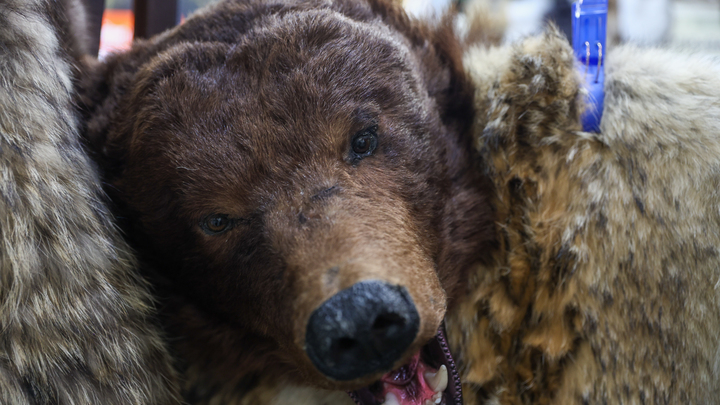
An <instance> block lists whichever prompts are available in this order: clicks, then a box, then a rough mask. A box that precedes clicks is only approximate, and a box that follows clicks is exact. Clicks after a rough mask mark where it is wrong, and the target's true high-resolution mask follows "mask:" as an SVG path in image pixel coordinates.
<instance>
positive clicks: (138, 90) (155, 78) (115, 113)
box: [78, 41, 229, 177]
mask: <svg viewBox="0 0 720 405" xmlns="http://www.w3.org/2000/svg"><path fill="white" fill-rule="evenodd" d="M228 49H229V45H227V44H224V43H198V42H196V43H182V44H178V45H175V46H173V47H170V48H169V49H167V50H165V51H162V52H159V53H158V51H157V47H156V46H153V45H152V44H150V43H149V42H144V41H139V42H137V43H136V44H135V45H134V46H133V49H132V50H131V51H128V52H126V53H121V54H116V55H113V56H111V57H110V58H109V59H108V60H107V61H106V62H97V61H89V62H86V63H85V66H84V69H83V71H84V74H83V75H82V79H81V84H80V91H79V96H78V97H79V99H78V105H79V106H80V108H81V111H82V113H83V122H84V123H85V127H84V131H83V135H84V141H85V143H86V145H87V147H88V149H89V151H90V153H91V154H92V155H93V158H94V160H95V161H96V162H98V163H99V166H100V167H101V168H102V169H103V171H104V172H105V173H104V174H105V175H106V177H113V176H114V174H116V173H117V172H118V171H119V170H121V169H122V167H123V166H124V160H125V154H126V153H127V152H128V151H129V150H130V149H131V144H132V139H133V136H135V135H136V134H139V133H143V132H144V131H143V126H144V125H147V123H148V122H150V121H151V120H152V118H153V114H154V113H155V111H154V110H153V108H150V107H148V106H150V105H154V104H155V103H152V102H151V101H152V100H151V99H152V98H153V96H154V91H155V88H156V86H157V84H158V83H160V82H162V81H163V78H167V77H171V76H173V75H175V74H176V73H178V72H180V71H182V70H192V71H195V72H203V71H205V70H207V69H208V68H210V67H212V66H216V65H218V64H223V63H224V62H225V57H226V55H227V51H228Z"/></svg>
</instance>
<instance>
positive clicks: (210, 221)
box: [200, 214, 233, 235]
mask: <svg viewBox="0 0 720 405" xmlns="http://www.w3.org/2000/svg"><path fill="white" fill-rule="evenodd" d="M232 224H233V221H232V219H230V218H228V216H227V214H212V215H209V216H207V217H206V218H205V219H204V220H203V221H202V222H201V223H200V226H201V227H202V229H203V231H205V233H207V234H208V235H217V234H219V233H221V232H225V231H227V230H228V229H230V228H231V227H232Z"/></svg>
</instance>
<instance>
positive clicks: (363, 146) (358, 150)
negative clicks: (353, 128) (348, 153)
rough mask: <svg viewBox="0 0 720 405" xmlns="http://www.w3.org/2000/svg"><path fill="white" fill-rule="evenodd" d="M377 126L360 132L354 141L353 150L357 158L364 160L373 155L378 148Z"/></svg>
mask: <svg viewBox="0 0 720 405" xmlns="http://www.w3.org/2000/svg"><path fill="white" fill-rule="evenodd" d="M376 132H377V126H374V127H371V128H367V129H363V130H362V131H360V132H358V133H357V134H356V135H355V136H354V137H353V140H352V150H353V152H354V153H355V155H356V158H364V157H366V156H370V155H372V153H373V152H374V151H375V148H376V147H377V144H378V141H377V133H376Z"/></svg>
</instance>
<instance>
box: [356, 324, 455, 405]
mask: <svg viewBox="0 0 720 405" xmlns="http://www.w3.org/2000/svg"><path fill="white" fill-rule="evenodd" d="M348 393H349V394H350V398H352V399H353V401H355V403H356V404H358V405H380V404H382V405H462V387H461V384H460V375H459V374H458V372H457V368H456V367H455V361H454V360H453V357H452V354H451V353H450V348H449V347H448V344H447V338H446V337H445V330H444V328H443V326H442V325H441V326H440V329H439V330H438V333H437V335H435V337H434V338H433V339H432V340H430V342H428V344H426V345H425V346H423V348H422V349H421V350H420V352H418V353H416V354H415V355H414V356H413V357H412V358H411V359H410V362H409V363H407V364H405V365H404V366H402V367H400V368H398V369H397V370H393V371H391V372H389V373H387V374H385V375H384V376H382V378H381V379H380V380H378V381H376V382H375V383H373V384H371V385H369V386H367V387H365V388H361V389H359V390H355V391H350V392H348Z"/></svg>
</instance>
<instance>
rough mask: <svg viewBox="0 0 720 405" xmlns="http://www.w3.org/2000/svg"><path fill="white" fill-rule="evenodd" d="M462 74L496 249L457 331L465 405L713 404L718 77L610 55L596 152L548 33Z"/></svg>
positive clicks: (665, 62)
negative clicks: (470, 85)
mask: <svg viewBox="0 0 720 405" xmlns="http://www.w3.org/2000/svg"><path fill="white" fill-rule="evenodd" d="M465 64H466V68H467V69H468V70H469V71H470V72H471V74H472V75H473V79H474V82H475V84H476V85H477V93H476V102H477V109H478V115H477V118H476V122H475V135H476V139H475V147H476V148H477V150H478V152H479V155H480V158H481V159H482V165H483V167H484V168H485V170H486V171H487V173H488V175H489V176H490V177H491V178H492V180H493V182H494V183H495V187H496V192H497V194H496V196H495V203H494V205H495V211H496V215H497V217H496V218H497V235H498V242H499V244H500V248H499V250H498V251H497V252H496V253H495V263H494V264H493V265H492V266H489V267H482V268H477V269H476V271H475V272H474V274H472V276H471V279H470V281H469V289H468V294H467V296H466V298H465V299H464V300H463V302H462V303H461V304H460V306H459V307H458V308H457V309H456V310H454V311H452V312H451V313H450V314H449V318H448V325H449V331H448V333H449V336H450V338H451V339H452V346H453V347H454V351H455V352H456V353H457V358H458V359H459V360H460V362H461V364H462V370H463V377H464V382H465V386H464V388H465V401H466V404H469V405H474V404H717V403H720V256H719V253H720V252H719V250H720V193H719V192H718V188H719V187H720V61H718V60H717V59H712V58H710V57H704V56H700V55H692V54H689V53H677V52H671V51H663V50H658V49H638V48H633V47H630V46H624V47H619V48H617V49H615V50H612V51H611V52H610V54H609V55H608V58H607V82H606V85H605V89H606V96H605V97H606V98H605V110H604V116H603V120H602V124H601V132H600V133H599V134H596V133H587V132H582V130H581V126H580V125H579V119H578V116H579V113H580V112H581V110H582V108H583V104H582V97H581V96H582V94H581V92H580V90H579V89H580V86H579V83H580V81H581V80H583V79H582V78H581V77H580V74H579V73H578V72H579V71H580V70H579V69H576V66H575V65H574V58H573V54H572V50H571V48H570V46H569V44H568V43H567V40H566V39H565V38H564V37H562V36H561V35H559V34H557V33H556V31H555V30H554V29H550V30H549V31H548V32H547V33H546V34H545V35H543V36H540V37H535V38H529V39H527V40H525V41H524V42H522V43H520V44H517V45H514V46H510V47H491V48H487V47H483V46H478V47H475V48H473V49H471V50H470V51H468V52H467V54H466V59H465Z"/></svg>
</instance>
